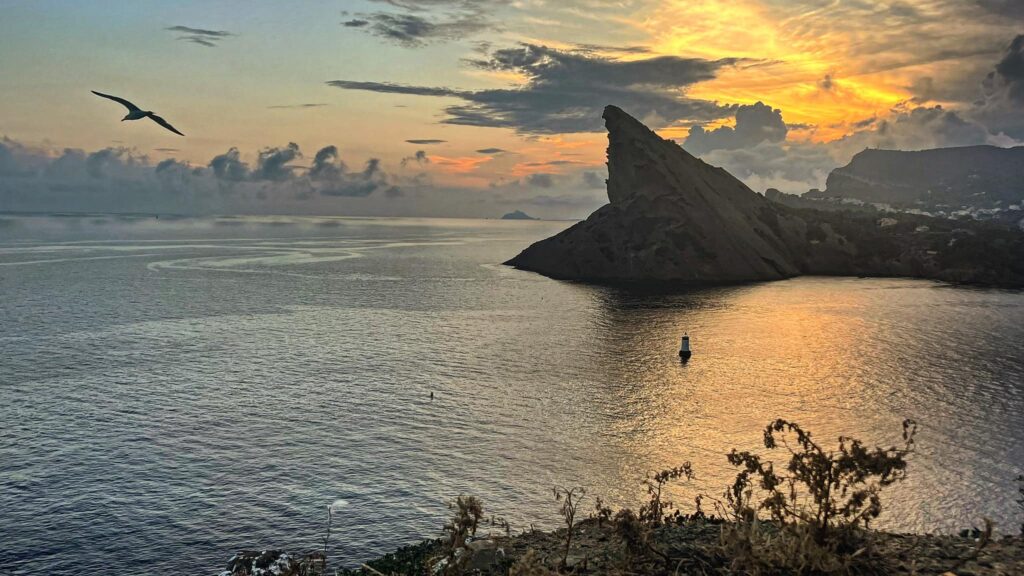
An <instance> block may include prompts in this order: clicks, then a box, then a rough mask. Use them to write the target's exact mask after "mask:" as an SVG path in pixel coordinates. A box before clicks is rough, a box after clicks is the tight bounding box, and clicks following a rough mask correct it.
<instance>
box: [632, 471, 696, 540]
mask: <svg viewBox="0 0 1024 576" xmlns="http://www.w3.org/2000/svg"><path fill="white" fill-rule="evenodd" d="M680 478H683V479H685V480H693V467H692V466H691V465H690V463H689V462H686V463H684V464H683V465H682V466H679V467H677V468H669V469H668V470H662V471H661V472H658V473H657V474H655V475H653V476H651V477H649V478H647V479H646V480H644V486H645V487H646V488H647V497H648V500H647V502H646V503H645V504H643V505H642V506H640V521H641V522H644V523H645V524H647V525H649V526H651V527H654V528H656V527H658V526H661V525H662V524H664V523H665V521H666V520H668V519H669V514H668V511H669V510H672V509H674V508H675V505H674V504H673V503H672V502H669V501H666V500H663V499H662V491H663V489H664V488H665V485H666V484H668V483H669V481H671V480H678V479H680ZM675 516H676V517H678V516H679V511H678V510H676V515H675Z"/></svg>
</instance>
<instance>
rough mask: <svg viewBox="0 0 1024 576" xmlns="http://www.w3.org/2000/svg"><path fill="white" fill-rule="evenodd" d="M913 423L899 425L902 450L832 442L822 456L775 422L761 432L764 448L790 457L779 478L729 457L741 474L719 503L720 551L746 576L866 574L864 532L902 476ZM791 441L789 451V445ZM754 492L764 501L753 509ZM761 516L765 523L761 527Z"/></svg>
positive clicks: (757, 462)
mask: <svg viewBox="0 0 1024 576" xmlns="http://www.w3.org/2000/svg"><path fill="white" fill-rule="evenodd" d="M916 430H917V426H916V424H915V423H914V422H913V421H912V420H906V421H904V423H903V446H902V447H899V448H897V447H891V448H874V449H868V448H866V447H865V446H864V445H863V444H862V443H861V442H860V441H859V440H855V439H852V438H847V437H840V438H839V445H838V447H837V449H836V450H829V451H826V450H824V449H822V448H821V446H819V445H818V444H817V443H815V442H814V441H813V440H812V438H811V434H810V432H807V431H805V430H803V429H802V428H800V426H798V425H797V424H795V423H792V422H788V421H786V420H781V419H780V420H776V421H775V422H772V423H771V424H769V425H768V426H767V427H766V428H765V431H764V445H765V448H768V449H769V450H774V449H777V448H779V447H780V445H781V446H782V447H783V448H785V449H786V450H787V451H788V452H789V455H790V457H789V462H788V463H787V465H786V467H785V472H776V468H775V466H774V463H773V462H770V461H764V460H762V458H761V457H760V456H757V455H755V454H752V453H750V452H737V451H735V450H733V451H732V453H730V454H729V456H728V458H729V462H730V463H731V464H733V465H734V466H737V467H740V468H741V470H740V472H739V473H738V474H737V476H736V480H735V481H734V482H733V484H732V486H730V487H729V489H728V490H727V491H726V493H725V502H724V503H719V508H720V511H721V512H722V514H723V516H725V517H727V518H728V519H729V520H731V522H730V523H728V524H726V525H724V526H723V529H722V547H723V553H724V555H725V557H726V558H728V559H730V561H731V563H732V568H733V569H734V570H741V571H745V572H749V573H751V574H771V573H776V572H779V571H783V572H786V573H794V574H822V573H824V574H848V573H855V572H856V573H863V572H870V571H871V570H870V569H869V568H868V566H869V563H867V562H863V560H866V559H867V558H868V557H870V556H871V549H870V540H869V539H868V538H867V537H866V533H865V532H864V531H863V530H859V528H866V527H867V526H868V524H869V523H870V521H871V520H872V519H874V518H876V517H877V516H878V515H879V513H881V511H882V504H881V499H880V497H879V494H880V492H881V489H882V488H884V487H886V486H889V485H891V484H893V483H895V482H899V481H901V480H903V479H904V478H905V477H906V467H907V461H906V457H907V456H908V455H909V454H910V453H911V452H912V451H913V447H914V433H915V432H916ZM790 439H792V440H794V441H795V442H794V445H790V443H789V440H790ZM755 487H756V489H757V491H758V494H759V495H761V496H763V497H762V498H761V499H760V502H758V503H756V504H755V501H754V491H755ZM761 514H766V515H767V516H768V517H769V518H770V520H771V522H770V523H762V522H761V521H760V520H759V517H760V515H761Z"/></svg>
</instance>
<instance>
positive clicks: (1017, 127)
mask: <svg viewBox="0 0 1024 576" xmlns="http://www.w3.org/2000/svg"><path fill="white" fill-rule="evenodd" d="M981 88H982V97H981V99H980V100H978V101H976V102H975V103H974V108H973V109H972V110H971V115H972V117H973V118H974V119H976V120H978V121H979V122H982V123H984V124H985V125H986V126H989V127H990V128H991V129H992V130H993V131H998V132H1003V133H1005V134H1006V135H1007V136H1009V137H1011V138H1014V139H1016V140H1018V141H1020V140H1024V34H1021V35H1018V36H1016V37H1015V38H1013V40H1011V41H1010V43H1009V45H1007V46H1006V48H1005V50H1004V51H1003V53H1002V55H1001V57H1000V58H999V61H998V62H996V64H995V66H994V67H993V69H992V71H991V72H989V73H988V75H987V76H985V78H984V80H983V81H982V83H981Z"/></svg>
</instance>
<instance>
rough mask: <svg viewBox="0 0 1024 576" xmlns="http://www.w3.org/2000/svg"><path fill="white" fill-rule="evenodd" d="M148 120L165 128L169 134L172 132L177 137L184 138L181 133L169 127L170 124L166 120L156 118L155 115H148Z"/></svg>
mask: <svg viewBox="0 0 1024 576" xmlns="http://www.w3.org/2000/svg"><path fill="white" fill-rule="evenodd" d="M149 119H150V120H152V121H153V122H156V123H157V124H159V125H161V126H163V127H164V128H167V129H168V130H170V131H171V132H174V133H175V134H177V135H178V136H184V134H182V133H181V132H178V130H177V129H176V128H175V127H174V126H171V124H170V123H169V122H168V121H167V120H164V119H163V118H161V117H159V116H157V115H156V114H150V115H149Z"/></svg>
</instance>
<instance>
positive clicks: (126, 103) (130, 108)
mask: <svg viewBox="0 0 1024 576" xmlns="http://www.w3.org/2000/svg"><path fill="white" fill-rule="evenodd" d="M91 92H92V93H93V94H95V95H97V96H99V97H100V98H106V99H107V100H113V101H114V102H117V103H118V104H120V105H122V106H124V107H125V108H127V109H128V111H129V112H136V111H138V110H140V108H139V107H138V106H136V105H135V104H132V103H131V102H129V101H127V100H125V99H124V98H118V97H117V96H111V95H110V94H103V93H100V92H97V91H95V90H92V91H91Z"/></svg>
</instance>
